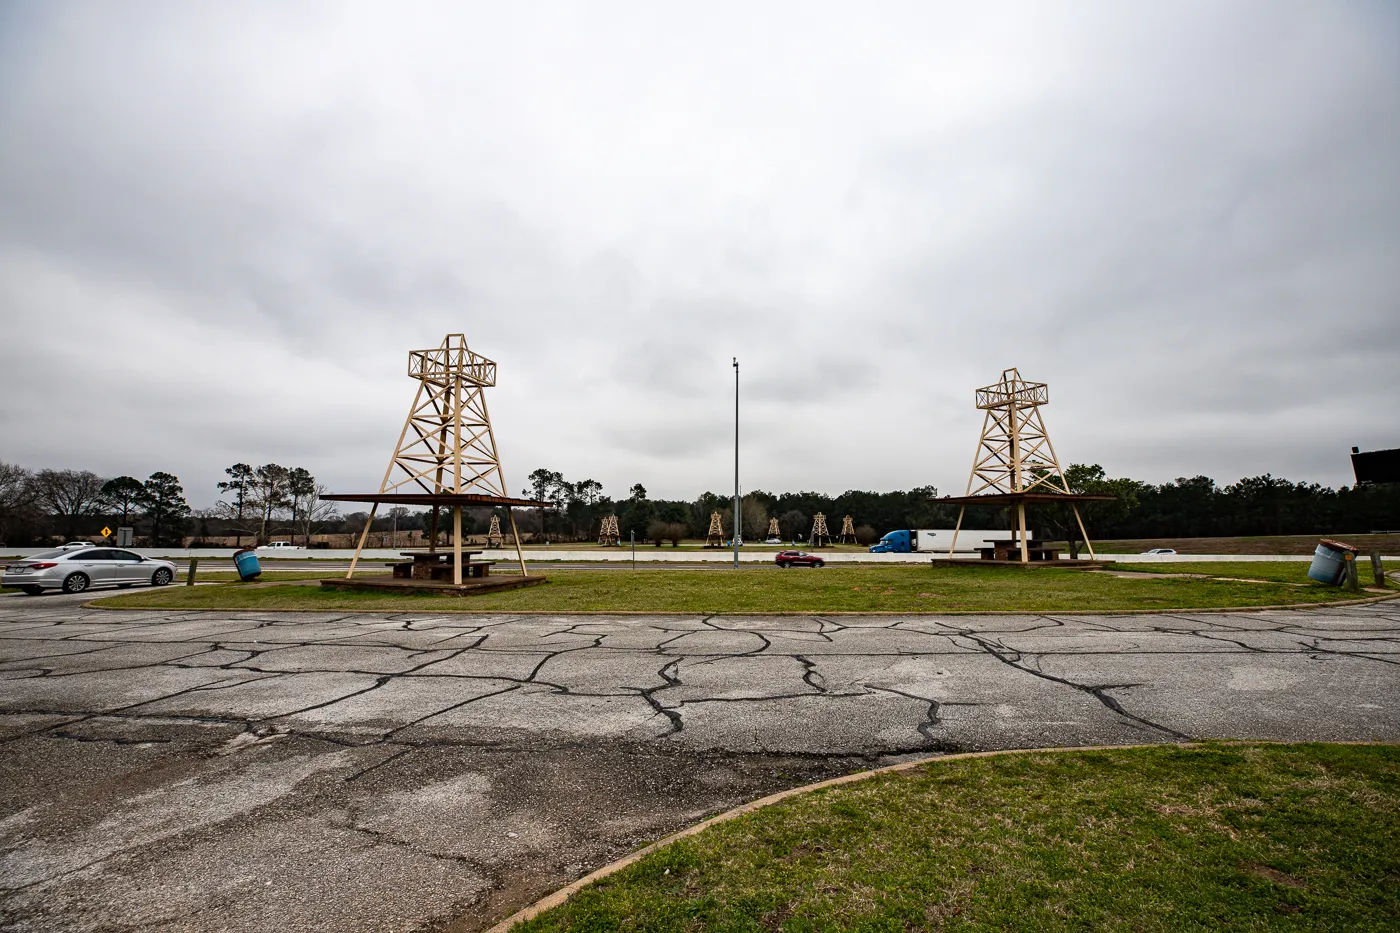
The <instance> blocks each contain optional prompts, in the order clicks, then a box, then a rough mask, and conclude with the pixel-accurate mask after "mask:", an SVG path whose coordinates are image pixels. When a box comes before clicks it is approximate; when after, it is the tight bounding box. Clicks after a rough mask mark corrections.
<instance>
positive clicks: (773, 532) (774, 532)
mask: <svg viewBox="0 0 1400 933" xmlns="http://www.w3.org/2000/svg"><path fill="white" fill-rule="evenodd" d="M782 536H783V533H782V532H781V531H779V530H778V520H777V519H776V518H770V519H768V539H769V540H770V541H771V540H773V539H774V538H778V539H781V538H782Z"/></svg>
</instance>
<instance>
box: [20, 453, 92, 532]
mask: <svg viewBox="0 0 1400 933" xmlns="http://www.w3.org/2000/svg"><path fill="white" fill-rule="evenodd" d="M34 483H35V488H36V489H37V490H38V493H39V495H38V499H39V501H40V503H42V504H43V505H44V506H45V507H47V508H48V510H49V511H50V512H51V513H52V514H54V515H57V516H60V517H61V518H62V519H63V533H64V534H65V535H66V536H67V537H69V538H71V537H73V536H74V535H76V534H77V533H78V520H79V519H82V518H86V517H88V516H89V515H96V514H97V513H98V512H99V511H100V510H101V508H102V486H103V480H102V477H100V476H98V475H97V474H96V473H94V472H92V471H91V470H40V471H39V473H38V475H37V476H35V477H34Z"/></svg>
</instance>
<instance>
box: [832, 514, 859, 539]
mask: <svg viewBox="0 0 1400 933" xmlns="http://www.w3.org/2000/svg"><path fill="white" fill-rule="evenodd" d="M836 543H837V544H855V543H856V523H855V520H854V519H852V518H851V516H849V515H847V516H846V517H845V518H843V519H841V534H839V535H837V536H836Z"/></svg>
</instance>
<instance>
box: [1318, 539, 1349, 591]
mask: <svg viewBox="0 0 1400 933" xmlns="http://www.w3.org/2000/svg"><path fill="white" fill-rule="evenodd" d="M1348 553H1352V554H1355V553H1356V548H1354V547H1352V546H1351V545H1349V544H1342V543H1341V542H1339V541H1328V540H1327V539H1325V538H1324V539H1323V540H1322V541H1321V542H1320V543H1319V544H1318V545H1317V550H1315V551H1313V559H1312V564H1311V565H1310V566H1309V567H1308V579H1309V580H1316V581H1317V582H1318V583H1326V584H1327V585H1329V586H1341V585H1342V583H1343V582H1345V580H1344V577H1345V575H1346V557H1347V554H1348Z"/></svg>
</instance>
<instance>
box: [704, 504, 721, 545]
mask: <svg viewBox="0 0 1400 933" xmlns="http://www.w3.org/2000/svg"><path fill="white" fill-rule="evenodd" d="M705 547H724V524H723V523H722V522H721V521H720V520H719V513H718V512H711V513H710V530H709V531H707V532H705Z"/></svg>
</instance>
